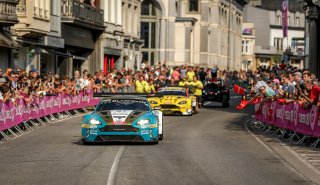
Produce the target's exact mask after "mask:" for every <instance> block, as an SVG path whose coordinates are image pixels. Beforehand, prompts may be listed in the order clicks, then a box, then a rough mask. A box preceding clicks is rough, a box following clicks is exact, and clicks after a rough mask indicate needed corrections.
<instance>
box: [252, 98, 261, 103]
mask: <svg viewBox="0 0 320 185" xmlns="http://www.w3.org/2000/svg"><path fill="white" fill-rule="evenodd" d="M260 102H261V97H253V98H252V99H251V100H250V102H249V103H250V104H257V103H260Z"/></svg>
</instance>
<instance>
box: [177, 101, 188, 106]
mask: <svg viewBox="0 0 320 185" xmlns="http://www.w3.org/2000/svg"><path fill="white" fill-rule="evenodd" d="M187 103H188V102H187V101H181V102H179V103H178V105H185V104H187Z"/></svg>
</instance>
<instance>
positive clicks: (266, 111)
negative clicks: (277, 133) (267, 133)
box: [255, 101, 320, 137]
mask: <svg viewBox="0 0 320 185" xmlns="http://www.w3.org/2000/svg"><path fill="white" fill-rule="evenodd" d="M319 116H320V114H319V113H318V107H317V106H315V105H314V106H312V107H311V108H309V109H304V108H303V107H301V106H299V104H298V103H290V104H284V105H283V104H279V103H277V102H276V101H274V102H263V103H260V104H256V105H255V118H256V119H257V120H258V121H261V122H263V123H265V124H268V125H272V126H275V127H278V128H282V129H288V130H293V131H296V132H297V133H300V134H305V135H309V136H313V137H320V121H319V120H320V118H319Z"/></svg>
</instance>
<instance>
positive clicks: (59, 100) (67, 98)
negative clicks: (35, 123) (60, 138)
mask: <svg viewBox="0 0 320 185" xmlns="http://www.w3.org/2000/svg"><path fill="white" fill-rule="evenodd" d="M17 103H18V104H17V105H13V104H12V103H0V131H3V130H6V129H9V128H12V127H14V126H16V125H18V124H20V123H22V122H23V121H28V120H30V119H37V118H41V117H45V116H48V115H50V114H54V113H59V112H64V111H68V110H74V109H80V108H85V107H88V106H94V105H97V104H98V103H99V99H95V98H93V92H92V91H90V92H88V93H84V92H81V93H79V94H78V95H75V96H74V95H68V94H58V95H57V96H45V97H38V98H36V99H35V100H34V101H33V102H30V103H28V104H25V103H24V100H18V102H17Z"/></svg>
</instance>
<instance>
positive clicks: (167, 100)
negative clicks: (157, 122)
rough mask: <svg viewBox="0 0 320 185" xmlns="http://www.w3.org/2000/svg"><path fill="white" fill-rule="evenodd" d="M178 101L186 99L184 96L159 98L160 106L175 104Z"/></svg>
mask: <svg viewBox="0 0 320 185" xmlns="http://www.w3.org/2000/svg"><path fill="white" fill-rule="evenodd" d="M180 99H187V97H185V96H163V97H162V98H160V104H175V103H176V102H177V101H178V100H180Z"/></svg>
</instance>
